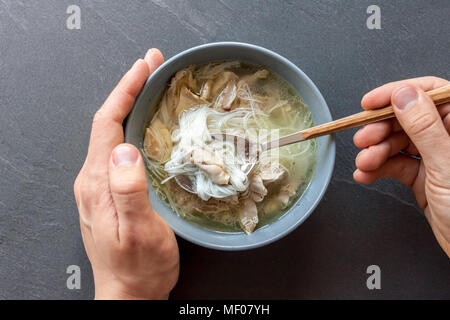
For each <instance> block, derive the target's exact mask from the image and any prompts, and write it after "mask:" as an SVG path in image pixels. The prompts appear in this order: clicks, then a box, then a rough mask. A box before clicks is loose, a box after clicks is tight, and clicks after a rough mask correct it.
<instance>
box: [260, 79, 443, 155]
mask: <svg viewBox="0 0 450 320" xmlns="http://www.w3.org/2000/svg"><path fill="white" fill-rule="evenodd" d="M427 94H428V95H429V96H430V98H431V99H432V100H433V102H434V103H435V104H436V105H440V104H444V103H447V102H450V85H446V86H444V87H440V88H437V89H434V90H431V91H427ZM394 117H395V114H394V110H393V108H392V106H391V105H390V106H387V107H384V108H379V109H374V110H368V111H363V112H360V113H357V114H354V115H351V116H348V117H345V118H342V119H339V120H335V121H331V122H328V123H324V124H321V125H318V126H315V127H312V128H308V129H305V130H302V131H300V132H297V133H293V134H290V135H287V136H284V137H282V138H280V139H279V140H277V141H271V142H269V143H267V144H266V145H265V146H264V149H265V150H269V149H272V148H274V147H282V146H286V145H289V144H292V143H296V142H300V141H304V140H308V139H312V138H317V137H320V136H323V135H326V134H330V133H334V132H338V131H341V130H345V129H350V128H354V127H358V126H361V125H364V124H368V123H372V122H376V121H380V120H385V119H389V118H394Z"/></svg>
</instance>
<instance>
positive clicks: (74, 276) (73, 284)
mask: <svg viewBox="0 0 450 320" xmlns="http://www.w3.org/2000/svg"><path fill="white" fill-rule="evenodd" d="M66 273H67V274H70V276H69V277H68V278H67V281H66V286H67V289H69V290H75V289H76V290H79V289H81V270H80V267H79V266H77V265H70V266H68V267H67V269H66Z"/></svg>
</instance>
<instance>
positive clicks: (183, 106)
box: [175, 86, 208, 117]
mask: <svg viewBox="0 0 450 320" xmlns="http://www.w3.org/2000/svg"><path fill="white" fill-rule="evenodd" d="M207 103H208V102H207V101H205V100H203V99H202V98H200V97H199V96H198V95H196V94H194V93H193V92H191V91H190V90H189V89H188V88H187V87H185V86H183V87H182V88H181V91H180V99H179V101H178V105H177V107H176V109H175V115H176V116H177V117H178V116H179V115H180V113H181V112H183V111H184V110H187V109H189V108H192V107H195V106H198V105H201V104H207Z"/></svg>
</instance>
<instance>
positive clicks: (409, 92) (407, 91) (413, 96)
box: [392, 86, 419, 110]
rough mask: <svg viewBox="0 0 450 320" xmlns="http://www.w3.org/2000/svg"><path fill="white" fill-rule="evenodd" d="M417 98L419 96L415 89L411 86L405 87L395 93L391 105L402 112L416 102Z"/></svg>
mask: <svg viewBox="0 0 450 320" xmlns="http://www.w3.org/2000/svg"><path fill="white" fill-rule="evenodd" d="M418 97H419V94H418V93H417V91H416V89H414V88H413V87H411V86H406V87H403V88H401V89H400V90H398V91H397V93H396V94H395V96H394V97H393V99H392V100H393V101H392V103H393V104H394V105H395V106H396V107H397V108H399V109H400V110H403V109H405V108H406V107H408V106H409V105H411V104H413V103H414V102H416V101H417V98H418Z"/></svg>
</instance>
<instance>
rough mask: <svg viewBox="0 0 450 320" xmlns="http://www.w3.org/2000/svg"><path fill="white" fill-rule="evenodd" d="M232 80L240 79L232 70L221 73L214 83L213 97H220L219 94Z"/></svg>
mask: <svg viewBox="0 0 450 320" xmlns="http://www.w3.org/2000/svg"><path fill="white" fill-rule="evenodd" d="M230 81H235V82H237V81H238V76H237V75H236V74H235V73H234V72H231V71H225V72H223V73H221V74H220V75H219V76H218V77H217V78H216V79H215V80H214V84H213V86H212V89H211V94H212V96H211V97H212V98H215V97H218V96H219V94H220V93H221V92H222V90H223V89H224V88H225V86H226V85H227V84H228V83H229V82H230Z"/></svg>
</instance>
